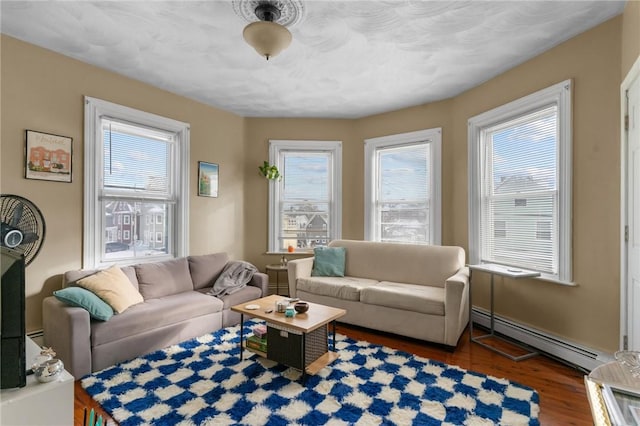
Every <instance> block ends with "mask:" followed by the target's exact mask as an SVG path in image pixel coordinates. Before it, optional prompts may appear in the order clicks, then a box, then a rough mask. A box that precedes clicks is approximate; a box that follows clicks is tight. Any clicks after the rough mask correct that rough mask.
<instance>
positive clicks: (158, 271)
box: [135, 257, 193, 300]
mask: <svg viewBox="0 0 640 426" xmlns="http://www.w3.org/2000/svg"><path fill="white" fill-rule="evenodd" d="M135 268H136V275H137V276H138V285H139V286H140V293H141V294H142V297H144V299H145V300H148V299H157V298H158V297H164V296H169V295H172V294H177V293H182V292H185V291H191V290H193V282H192V281H191V274H189V264H188V262H187V258H186V257H181V258H179V259H171V260H165V261H163V262H153V263H141V264H139V265H136V266H135Z"/></svg>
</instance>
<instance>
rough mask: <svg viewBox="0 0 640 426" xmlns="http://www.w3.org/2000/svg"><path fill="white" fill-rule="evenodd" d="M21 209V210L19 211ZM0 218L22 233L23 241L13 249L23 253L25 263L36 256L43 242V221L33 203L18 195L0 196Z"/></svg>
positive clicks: (40, 213) (28, 262)
mask: <svg viewBox="0 0 640 426" xmlns="http://www.w3.org/2000/svg"><path fill="white" fill-rule="evenodd" d="M21 209H22V211H20V210H21ZM0 219H1V220H2V222H4V223H7V224H9V225H11V226H12V227H14V228H17V229H19V230H20V231H21V232H22V233H23V234H24V240H23V242H22V243H21V244H20V245H18V246H17V247H15V248H14V250H16V251H18V252H20V253H23V254H24V260H25V265H28V264H30V263H31V261H32V260H33V259H34V258H35V257H36V255H37V254H38V252H39V251H40V248H41V247H42V243H43V242H44V235H45V223H44V218H43V216H42V212H41V211H40V209H39V208H38V207H36V205H35V204H33V203H32V202H31V201H29V200H27V199H26V198H24V197H21V196H19V195H11V194H2V195H1V196H0Z"/></svg>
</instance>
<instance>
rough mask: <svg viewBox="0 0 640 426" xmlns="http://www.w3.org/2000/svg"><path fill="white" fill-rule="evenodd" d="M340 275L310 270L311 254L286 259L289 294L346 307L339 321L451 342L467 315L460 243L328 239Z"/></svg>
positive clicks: (453, 343)
mask: <svg viewBox="0 0 640 426" xmlns="http://www.w3.org/2000/svg"><path fill="white" fill-rule="evenodd" d="M329 247H344V248H345V249H346V261H345V268H344V276H343V277H340V276H312V274H311V272H312V269H313V263H314V258H313V257H309V258H304V259H297V260H291V261H289V264H288V274H289V292H290V293H289V294H291V296H292V297H298V298H300V299H301V300H306V301H309V302H314V303H320V304H323V305H328V306H334V307H337V308H343V309H346V310H347V314H346V316H344V317H342V318H340V321H341V322H345V323H348V324H354V325H359V326H362V327H367V328H372V329H376V330H381V331H386V332H391V333H395V334H399V335H403V336H408V337H413V338H417V339H421V340H427V341H431V342H436V343H441V344H444V345H447V346H456V345H457V343H458V339H459V338H460V335H461V334H462V332H463V330H464V328H465V327H466V325H467V323H468V320H469V300H468V299H469V271H468V268H466V267H465V252H464V250H463V249H462V248H461V247H454V246H426V245H410V244H390V243H378V242H371V241H351V240H334V241H332V242H331V243H329Z"/></svg>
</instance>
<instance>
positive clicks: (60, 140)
mask: <svg viewBox="0 0 640 426" xmlns="http://www.w3.org/2000/svg"><path fill="white" fill-rule="evenodd" d="M25 141H26V144H25V174H24V177H25V178H27V179H40V180H52V181H56V182H71V164H72V159H73V152H72V147H71V143H72V141H73V139H72V138H70V137H67V136H58V135H52V134H49V133H42V132H36V131H33V130H26V133H25Z"/></svg>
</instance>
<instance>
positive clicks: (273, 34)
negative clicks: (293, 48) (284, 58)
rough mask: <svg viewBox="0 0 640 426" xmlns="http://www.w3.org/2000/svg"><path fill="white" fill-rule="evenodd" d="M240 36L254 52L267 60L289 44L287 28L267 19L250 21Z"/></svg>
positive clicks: (289, 36)
mask: <svg viewBox="0 0 640 426" xmlns="http://www.w3.org/2000/svg"><path fill="white" fill-rule="evenodd" d="M242 36H243V37H244V39H245V41H246V42H247V43H248V44H249V45H250V46H251V47H253V48H254V49H255V50H256V52H258V53H259V54H260V55H262V56H264V57H265V58H267V60H269V58H271V57H273V56H276V55H277V54H278V53H280V52H282V51H283V50H284V49H286V48H287V47H288V46H289V44H291V33H290V32H289V30H288V29H286V28H285V27H283V26H282V25H280V24H277V23H275V22H269V21H258V22H252V23H251V24H249V25H247V26H246V27H245V28H244V31H243V32H242Z"/></svg>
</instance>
